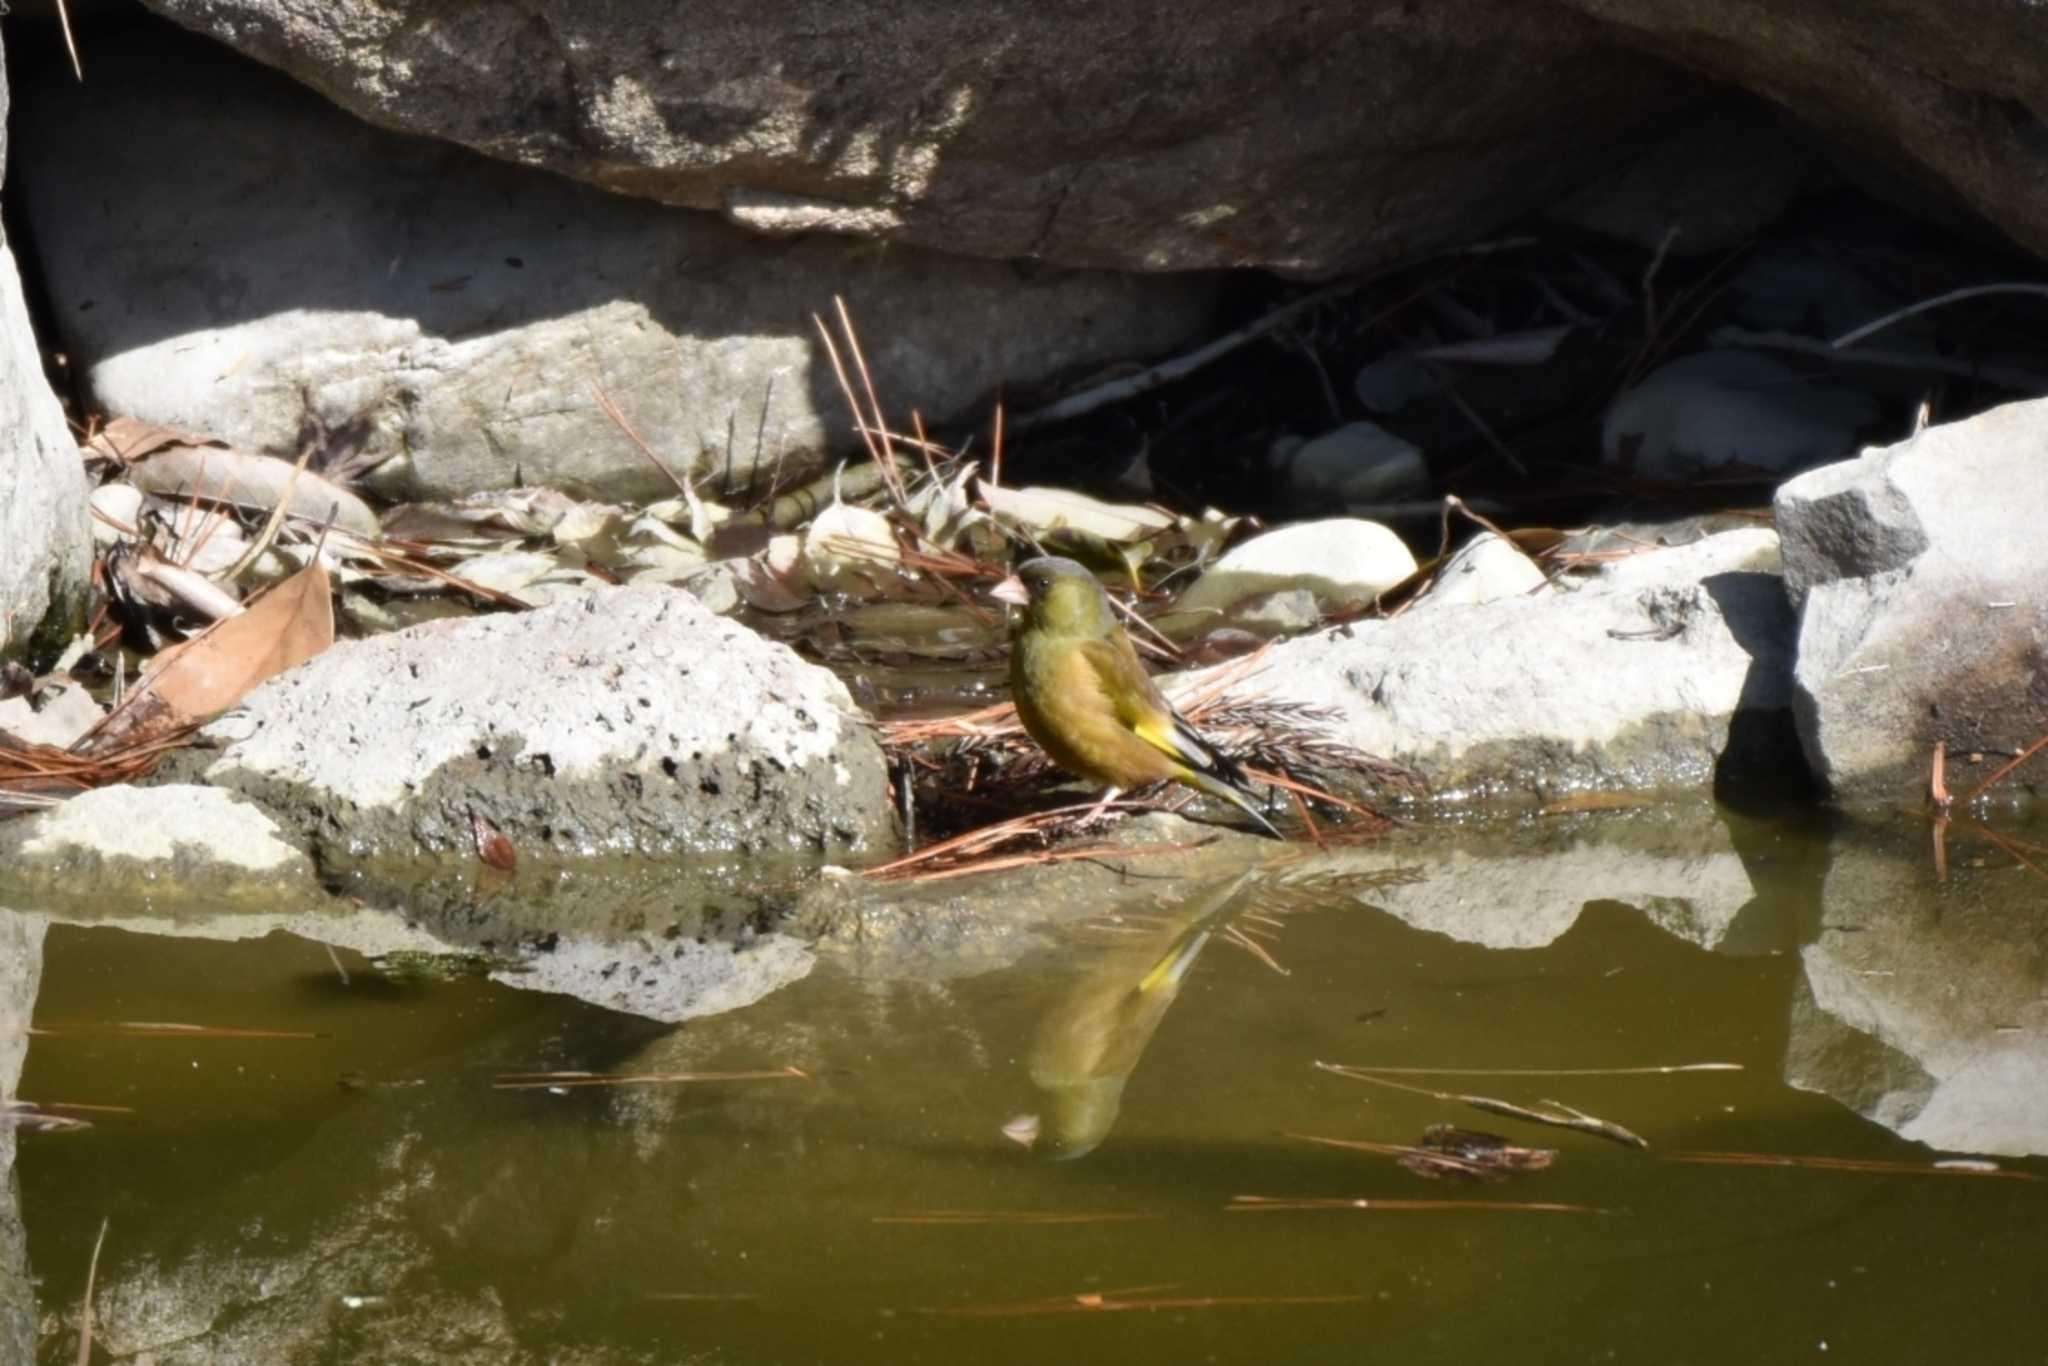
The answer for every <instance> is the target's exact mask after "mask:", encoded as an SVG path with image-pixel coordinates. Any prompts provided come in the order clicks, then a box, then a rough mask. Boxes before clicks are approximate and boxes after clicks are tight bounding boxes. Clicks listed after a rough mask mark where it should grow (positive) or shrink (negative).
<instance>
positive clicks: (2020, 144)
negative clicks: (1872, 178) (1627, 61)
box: [1566, 0, 2048, 252]
mask: <svg viewBox="0 0 2048 1366" xmlns="http://www.w3.org/2000/svg"><path fill="white" fill-rule="evenodd" d="M1566 3H1567V4H1568V5H1569V6H1570V7H1572V8H1576V9H1579V10H1582V11H1584V12H1585V13H1587V14H1589V15H1593V16H1596V17H1598V18H1601V19H1604V20H1607V21H1609V22H1610V23H1611V24H1612V25H1614V27H1615V29H1616V30H1617V31H1625V32H1627V33H1628V34H1630V35H1631V37H1632V38H1633V39H1634V40H1635V41H1636V42H1638V43H1640V45H1641V46H1642V47H1644V48H1645V49H1647V50H1649V51H1651V52H1655V53H1657V54H1658V55H1660V56H1663V57H1667V58H1669V59H1670V60H1672V61H1674V62H1676V63H1679V64H1680V65H1683V66H1686V67H1690V68H1692V69H1693V70H1695V71H1698V72H1700V73H1701V74H1703V75H1707V76H1712V77H1715V78H1716V79H1719V80H1724V81H1728V82H1731V83H1733V84H1735V85H1738V86H1741V87H1743V88H1744V89H1747V90H1750V91H1752V92H1754V93H1756V94H1758V95H1762V96H1764V97H1765V98H1766V99H1769V100H1771V101H1772V102H1774V103H1776V104H1779V105H1782V106H1784V107H1785V108H1787V109H1790V110H1792V111H1794V112H1795V113H1796V114H1797V115H1798V117H1799V118H1801V119H1802V120H1804V121H1805V122H1807V123H1808V124H1810V125H1812V126H1813V127H1815V128H1817V129H1819V130H1820V131H1821V132H1822V133H1824V134H1826V135H1828V136H1829V137H1831V138H1833V139H1835V140H1836V141H1837V142H1838V143H1840V144H1841V145H1843V146H1846V147H1849V148H1852V149H1854V150H1855V151H1856V152H1857V153H1858V154H1859V155H1861V156H1863V157H1867V158H1869V159H1870V161H1871V162H1873V163H1874V164H1876V165H1878V166H1881V167H1882V168H1884V170H1885V171H1887V172H1889V173H1890V174H1891V175H1893V176H1897V177H1899V178H1901V179H1903V180H1904V181H1906V182H1907V183H1908V184H1917V185H1918V186H1919V187H1922V188H1923V189H1924V190H1931V191H1933V192H1934V194H1935V197H1937V198H1941V199H1948V200H1950V201H1951V202H1952V203H1957V204H1963V205H1967V206H1968V207H1969V208H1970V209H1972V210H1974V211H1975V212H1977V213H1979V214H1981V215H1983V216H1984V217H1985V218H1988V219H1989V220H1991V221H1992V222H1993V223H1996V224H1997V225H1998V226H1999V227H2001V228H2003V229H2004V230H2005V231H2006V232H2007V233H2009V234H2011V235H2012V237H2013V238H2014V239H2015V240H2017V241H2019V242H2021V243H2024V244H2025V245H2027V246H2029V247H2031V248H2033V249H2034V250H2035V251H2037V252H2038V251H2042V250H2044V249H2048V136H2044V128H2043V124H2042V121H2041V118H2040V115H2039V114H2038V112H2037V111H2039V110H2041V109H2043V108H2048V19H2044V16H2043V15H2042V13H2041V12H2040V10H2039V9H2038V8H2037V7H2035V6H2033V5H2028V4H2015V3H2012V0H1945V3H1942V4H1927V3H1924V0H1797V3H1785V2H1784V0H1713V2H1712V3H1702V0H1566Z"/></svg>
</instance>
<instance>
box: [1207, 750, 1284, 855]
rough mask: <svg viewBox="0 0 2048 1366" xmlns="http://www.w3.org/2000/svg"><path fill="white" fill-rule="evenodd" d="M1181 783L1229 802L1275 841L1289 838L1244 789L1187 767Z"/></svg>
mask: <svg viewBox="0 0 2048 1366" xmlns="http://www.w3.org/2000/svg"><path fill="white" fill-rule="evenodd" d="M1181 781H1182V782H1184V783H1186V784H1187V785H1188V786H1190V787H1196V788H1200V789H1201V790H1202V791H1204V792H1206V793H1208V794H1209V795H1210V796H1212V797H1221V798H1222V799H1223V800H1224V801H1226V802H1229V803H1230V804H1231V805H1232V806H1234V807H1236V808H1237V809H1238V810H1240V811H1242V812H1244V814H1245V815H1247V816H1250V817H1251V818H1252V819H1253V820H1255V821H1257V822H1258V823H1259V827H1260V828H1261V829H1263V830H1264V831H1265V832H1266V833H1267V834H1269V835H1271V836H1272V837H1273V838H1274V839H1276V840H1284V839H1286V838H1287V837H1286V836H1285V835H1283V834H1281V833H1280V832H1279V831H1278V830H1276V829H1274V828H1273V822H1271V821H1269V820H1267V819H1266V817H1265V814H1264V813H1263V812H1261V811H1260V810H1259V808H1258V806H1257V804H1256V803H1254V802H1253V801H1252V798H1251V794H1250V793H1249V792H1246V791H1244V790H1243V789H1242V788H1238V787H1233V786H1232V785H1231V784H1229V783H1227V782H1225V781H1223V780H1222V779H1221V778H1219V777H1216V776H1215V775H1213V774H1209V773H1204V772H1202V771H1201V770H1200V769H1195V768H1187V767H1185V766H1184V767H1182V769H1181Z"/></svg>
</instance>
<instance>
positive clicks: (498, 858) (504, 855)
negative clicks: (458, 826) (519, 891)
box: [469, 811, 519, 873]
mask: <svg viewBox="0 0 2048 1366" xmlns="http://www.w3.org/2000/svg"><path fill="white" fill-rule="evenodd" d="M469 829H470V833H471V834H472V835H474V836H475V837H476V856H477V857H478V858H479V859H481V860H483V862H484V863H485V864H486V865H487V866H489V867H492V868H496V869H497V870H498V871H500V872H503V873H509V872H511V871H513V870H514V869H515V868H517V867H518V866H519V849H518V847H517V846H515V845H514V844H513V843H512V841H511V840H510V839H508V838H506V836H505V832H504V831H502V830H500V829H499V828H498V827H497V826H496V825H494V824H493V823H492V822H491V820H490V818H489V817H487V816H479V815H478V814H477V813H476V812H474V811H471V812H470V813H469Z"/></svg>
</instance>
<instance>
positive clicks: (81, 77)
mask: <svg viewBox="0 0 2048 1366" xmlns="http://www.w3.org/2000/svg"><path fill="white" fill-rule="evenodd" d="M57 23H58V25H59V27H61V28H62V29H63V30H64V50H65V51H66V52H68V53H70V54H71V74H72V76H73V77H75V78H76V79H77V81H78V83H79V84H81V85H83V84H84V83H85V67H84V66H83V65H81V64H80V62H79V60H78V40H77V39H75V38H73V37H72V36H71V11H70V10H68V9H66V8H65V6H64V0H57ZM81 1360H83V1358H81Z"/></svg>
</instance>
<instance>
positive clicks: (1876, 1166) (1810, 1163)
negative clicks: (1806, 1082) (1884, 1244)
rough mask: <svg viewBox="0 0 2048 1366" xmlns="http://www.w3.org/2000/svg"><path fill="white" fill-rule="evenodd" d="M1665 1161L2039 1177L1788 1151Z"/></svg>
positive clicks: (1687, 1155) (1676, 1156) (1690, 1155)
mask: <svg viewBox="0 0 2048 1366" xmlns="http://www.w3.org/2000/svg"><path fill="white" fill-rule="evenodd" d="M1665 1160H1666V1161H1668V1162H1686V1163H1692V1164H1694V1165H1698V1166H1708V1167H1802V1168H1805V1169H1807V1170H1809V1171H1826V1172H1864V1173H1870V1174H1875V1175H1883V1176H1977V1177H1990V1178H1992V1179H1994V1180H1999V1181H2039V1180H2041V1179H2042V1178H2041V1177H2039V1176H2036V1175H2035V1174H2034V1173H2032V1172H2016V1171H2008V1170H2006V1169H2005V1168H2004V1167H1996V1166H1983V1165H1977V1164H1974V1163H1973V1164H1970V1165H1955V1166H1943V1165H1942V1164H1941V1163H1938V1162H1936V1163H1931V1164H1930V1163H1926V1162H1886V1161H1883V1160H1882V1159H1878V1158H1867V1157H1801V1156H1796V1155H1794V1154H1791V1153H1720V1152H1677V1153H1667V1154H1665Z"/></svg>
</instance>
